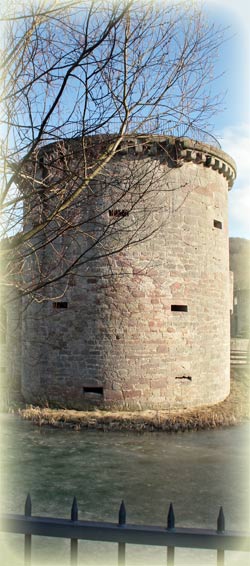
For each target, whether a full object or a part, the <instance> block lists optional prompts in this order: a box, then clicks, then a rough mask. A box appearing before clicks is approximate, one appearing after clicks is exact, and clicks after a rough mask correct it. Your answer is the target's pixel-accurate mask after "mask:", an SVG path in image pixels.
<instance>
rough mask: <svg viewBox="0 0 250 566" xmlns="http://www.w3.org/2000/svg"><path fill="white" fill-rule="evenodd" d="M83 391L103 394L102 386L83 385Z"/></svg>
mask: <svg viewBox="0 0 250 566" xmlns="http://www.w3.org/2000/svg"><path fill="white" fill-rule="evenodd" d="M83 393H84V394H85V393H87V394H91V395H92V394H94V395H100V396H103V387H83Z"/></svg>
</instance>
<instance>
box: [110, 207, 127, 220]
mask: <svg viewBox="0 0 250 566" xmlns="http://www.w3.org/2000/svg"><path fill="white" fill-rule="evenodd" d="M128 215H129V212H128V210H120V209H117V208H116V209H111V210H109V216H113V217H116V218H124V217H125V216H128Z"/></svg>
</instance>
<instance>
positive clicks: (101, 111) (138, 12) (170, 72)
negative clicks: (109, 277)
mask: <svg viewBox="0 0 250 566" xmlns="http://www.w3.org/2000/svg"><path fill="white" fill-rule="evenodd" d="M8 8H9V6H8ZM14 8H15V9H14V10H13V14H12V13H11V7H10V8H9V9H8V12H9V13H8V15H6V16H4V14H3V16H2V27H3V28H4V48H3V54H2V62H3V63H2V93H1V104H2V143H1V158H2V190H1V210H2V244H1V255H2V257H3V265H4V269H3V276H2V280H3V281H2V283H3V285H5V286H7V287H10V288H11V287H12V286H14V287H17V288H18V289H19V290H21V291H22V293H24V294H25V295H27V294H29V295H30V296H31V297H32V298H35V299H36V300H43V297H46V298H48V296H49V294H48V292H47V290H48V288H49V287H50V285H51V284H52V283H55V282H56V281H62V280H64V283H63V285H64V287H63V286H62V287H60V289H61V290H60V292H61V293H63V289H64V288H65V285H67V284H68V281H69V279H68V277H69V276H70V275H71V276H74V274H76V272H77V270H78V269H79V267H80V266H82V265H83V264H86V263H88V264H91V262H92V263H93V262H95V265H97V260H99V259H101V258H102V259H103V258H106V261H107V266H109V258H110V256H111V255H113V254H116V253H117V252H118V251H121V250H123V249H124V248H126V247H127V246H129V245H132V244H133V245H134V244H136V243H137V242H139V241H142V240H144V239H146V238H148V237H150V235H152V234H153V233H154V231H155V230H157V226H155V225H154V224H152V214H151V213H152V210H153V203H154V188H155V186H156V185H155V183H156V181H157V182H159V178H158V177H157V175H156V174H155V165H154V162H151V165H149V161H147V162H146V163H145V162H143V161H140V160H138V159H137V157H136V159H134V160H133V159H132V158H131V156H130V157H129V158H128V159H127V160H126V161H123V165H121V164H120V162H119V155H121V153H122V152H123V151H124V147H127V148H128V147H129V144H130V143H131V140H132V139H133V140H137V141H133V144H134V143H137V144H139V146H141V147H143V146H144V145H145V143H147V142H148V141H149V140H150V139H151V138H152V134H158V135H159V137H158V143H161V136H160V134H164V135H165V136H166V135H171V134H173V135H177V136H179V137H180V136H185V135H189V136H191V137H195V138H199V139H200V138H201V137H202V132H204V130H205V131H207V130H209V129H210V130H211V122H210V121H211V119H212V117H213V115H214V112H215V110H217V109H218V98H217V97H216V98H215V97H214V96H212V93H211V90H210V89H211V81H212V79H213V78H214V76H213V63H214V58H215V55H216V52H217V49H218V47H219V46H220V44H221V41H222V32H221V30H218V29H215V27H214V26H213V25H208V24H207V22H206V20H205V18H204V16H203V15H202V12H201V10H200V9H199V8H198V7H197V4H195V5H194V3H193V2H185V3H183V2H179V3H178V2H173V3H164V4H162V3H158V2H155V3H152V2H148V1H147V0H146V1H143V0H141V1H136V0H123V1H122V2H116V1H113V2H110V1H107V2H103V1H100V2H99V1H98V0H96V1H93V2H91V1H89V0H86V1H85V2H75V1H73V0H68V1H67V0H66V1H65V2H62V3H61V4H59V5H58V3H57V2H54V1H53V0H50V2H45V1H43V0H39V1H38V2H35V3H33V2H31V3H30V4H28V3H27V2H24V4H23V5H20V4H18V7H17V6H16V5H15V6H14ZM48 144H50V145H48ZM51 144H52V145H51ZM162 148H163V151H165V152H166V153H167V152H168V149H167V147H166V146H164V144H163V145H162ZM127 151H128V149H127ZM139 151H140V147H139V148H138V152H139ZM111 160H112V167H110V166H109V164H110V163H111ZM135 168H136V174H135ZM131 212H133V213H134V214H131ZM125 217H129V218H126V222H125ZM107 219H108V220H107ZM65 276H67V278H66V279H64V278H65Z"/></svg>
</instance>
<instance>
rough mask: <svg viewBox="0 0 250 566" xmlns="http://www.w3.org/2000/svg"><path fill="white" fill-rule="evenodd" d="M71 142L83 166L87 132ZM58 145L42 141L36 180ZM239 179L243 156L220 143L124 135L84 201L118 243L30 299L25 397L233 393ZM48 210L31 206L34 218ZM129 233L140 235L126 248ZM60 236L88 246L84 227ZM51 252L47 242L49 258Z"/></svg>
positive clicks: (94, 401)
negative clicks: (235, 187)
mask: <svg viewBox="0 0 250 566" xmlns="http://www.w3.org/2000/svg"><path fill="white" fill-rule="evenodd" d="M65 143H67V144H68V145H70V144H71V150H72V151H71V161H72V164H74V170H75V171H76V170H77V171H78V173H79V172H80V171H81V168H82V164H81V160H78V161H77V164H76V153H77V148H78V145H79V144H80V141H78V140H72V141H71V140H67V141H66V142H65ZM55 149H56V144H50V145H49V146H46V147H44V148H42V150H40V154H39V163H38V165H37V172H36V178H37V179H38V180H39V179H41V178H42V171H41V169H42V167H44V163H47V167H49V163H50V161H49V160H50V157H51V155H53V152H55ZM46 160H47V162H46ZM128 172H129V174H128ZM129 178H130V179H133V183H134V185H133V189H132V190H123V192H122V198H120V200H119V198H118V197H117V199H116V202H117V201H118V203H119V204H116V206H114V204H112V203H114V196H115V197H116V196H117V195H119V194H121V193H119V191H120V189H121V187H123V188H124V186H125V185H126V183H128V179H129ZM234 178H235V164H234V162H233V160H232V159H231V158H230V157H229V156H228V155H226V154H225V153H224V152H223V151H222V150H220V149H217V148H215V147H212V146H209V145H206V144H203V143H198V142H194V141H192V140H189V139H187V138H178V139H177V138H167V137H164V136H156V135H155V136H150V138H148V139H146V138H145V137H143V136H139V135H138V136H134V137H129V136H128V137H127V138H126V139H125V140H124V142H123V143H122V144H121V146H120V148H119V151H118V153H117V154H116V156H115V157H114V158H113V159H112V161H111V162H110V163H109V164H108V165H107V166H106V167H105V170H104V172H103V173H102V175H101V176H99V177H98V179H96V181H95V182H94V184H92V191H89V192H85V194H83V195H82V197H80V198H79V199H78V200H77V202H76V203H75V211H76V212H75V213H76V214H78V215H79V218H80V219H81V214H82V213H83V212H81V211H83V209H84V211H85V213H86V207H88V206H89V209H91V210H92V211H93V210H95V208H96V211H98V215H99V217H100V218H101V220H102V222H101V228H100V226H98V228H95V227H94V228H93V231H94V232H95V230H96V232H95V234H97V233H98V230H100V229H102V230H103V226H108V230H107V238H106V239H105V246H106V249H107V247H108V249H110V251H111V252H112V251H113V250H114V249H117V242H118V243H119V244H121V245H120V251H118V252H116V253H114V254H112V255H110V257H109V259H108V261H107V259H106V258H105V257H104V258H101V257H99V258H98V254H97V252H96V251H95V252H94V253H96V254H97V255H96V256H93V257H92V260H91V261H90V262H85V263H83V265H82V266H80V267H79V268H78V270H77V271H76V272H75V273H73V274H72V273H71V274H69V275H68V276H67V277H66V283H65V280H64V281H59V282H58V283H55V284H53V285H51V286H50V289H49V291H48V297H47V300H43V301H42V302H40V303H38V302H35V301H33V302H32V303H31V304H29V305H28V301H29V299H23V306H24V307H25V309H24V315H23V329H22V335H23V338H22V361H21V366H22V393H23V395H24V398H25V399H26V401H27V402H31V403H39V402H40V403H44V402H49V403H52V404H55V405H57V406H61V407H68V408H76V409H82V408H85V407H89V406H93V405H94V406H100V407H105V408H114V409H117V408H118V409H119V408H120V409H136V410H138V409H171V410H172V409H176V408H178V409H179V408H186V407H196V406H202V405H207V404H214V403H218V402H219V401H221V400H223V399H224V398H225V397H226V396H227V395H228V394H229V388H230V377H229V375H230V351H229V350H230V324H229V320H230V281H229V279H230V278H229V252H228V189H229V188H230V187H231V186H232V184H233V180H234ZM135 180H136V183H135ZM62 181H63V177H62ZM145 187H146V188H147V190H145V191H144V192H145V194H143V190H144V189H145ZM140 191H141V192H140ZM93 193H94V194H95V198H93ZM139 193H140V198H138V194H139ZM91 195H92V196H91ZM141 195H142V196H141ZM81 207H82V208H81ZM38 208H39V207H38ZM38 213H39V211H38V209H35V208H33V210H32V211H30V213H29V211H28V210H26V216H27V214H28V217H27V218H26V227H27V225H29V226H31V225H33V224H34V222H35V216H36V214H38ZM114 220H116V224H115V223H114ZM78 225H79V223H78ZM114 226H116V229H115V228H114ZM117 226H118V227H119V230H117ZM84 230H85V227H84ZM129 231H131V232H132V231H133V234H135V233H138V234H139V235H140V238H137V239H139V240H142V241H139V242H138V243H134V244H133V245H131V246H128V247H127V246H125V247H124V248H123V245H122V244H123V243H124V242H125V239H126V238H127V235H128V233H129ZM60 238H61V239H58V242H57V250H58V249H60V246H61V247H62V249H63V250H64V253H65V254H66V256H67V254H69V256H70V257H73V256H74V253H76V252H77V249H78V248H79V247H80V246H81V245H85V244H84V243H83V239H82V233H79V230H78V231H77V232H76V233H75V237H74V238H73V237H72V233H69V232H67V233H66V234H65V236H60ZM102 245H104V244H102ZM115 246H116V248H115ZM97 250H98V247H97ZM98 251H99V252H100V250H98ZM50 253H52V252H49V251H47V252H44V257H43V261H44V262H45V265H46V262H48V264H49V261H51V259H52V258H51V256H50V255H49V254H50ZM86 253H87V254H88V252H86ZM30 261H31V260H30ZM55 269H56V268H55ZM27 272H28V270H27ZM59 303H60V304H59ZM62 303H64V305H62Z"/></svg>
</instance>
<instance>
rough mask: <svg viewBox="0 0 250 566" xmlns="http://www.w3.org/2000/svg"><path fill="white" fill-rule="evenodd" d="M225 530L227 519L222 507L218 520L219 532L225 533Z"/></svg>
mask: <svg viewBox="0 0 250 566" xmlns="http://www.w3.org/2000/svg"><path fill="white" fill-rule="evenodd" d="M224 530H225V517H224V513H223V507H220V511H219V515H218V519H217V532H218V533H223V531H224Z"/></svg>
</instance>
